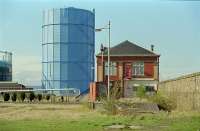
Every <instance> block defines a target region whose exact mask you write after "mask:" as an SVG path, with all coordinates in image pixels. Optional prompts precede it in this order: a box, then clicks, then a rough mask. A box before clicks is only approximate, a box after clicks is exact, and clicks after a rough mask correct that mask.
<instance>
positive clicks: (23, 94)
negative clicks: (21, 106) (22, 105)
mask: <svg viewBox="0 0 200 131" xmlns="http://www.w3.org/2000/svg"><path fill="white" fill-rule="evenodd" d="M25 98H26V94H25V92H21V93H20V100H21V101H22V102H23V101H24V99H25Z"/></svg>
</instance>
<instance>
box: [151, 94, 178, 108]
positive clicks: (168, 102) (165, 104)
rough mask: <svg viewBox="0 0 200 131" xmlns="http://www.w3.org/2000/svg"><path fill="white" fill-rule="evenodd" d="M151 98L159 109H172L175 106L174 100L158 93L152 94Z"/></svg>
mask: <svg viewBox="0 0 200 131" xmlns="http://www.w3.org/2000/svg"><path fill="white" fill-rule="evenodd" d="M151 100H152V101H153V102H155V103H157V105H158V108H159V109H160V110H165V111H172V110H174V109H175V108H176V102H175V101H174V100H173V99H172V98H171V99H170V98H167V97H164V96H162V95H160V94H156V95H154V96H152V97H151Z"/></svg>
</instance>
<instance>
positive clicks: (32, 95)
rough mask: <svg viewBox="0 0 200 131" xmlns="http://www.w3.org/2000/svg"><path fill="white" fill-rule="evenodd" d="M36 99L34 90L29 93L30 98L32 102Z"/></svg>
mask: <svg viewBox="0 0 200 131" xmlns="http://www.w3.org/2000/svg"><path fill="white" fill-rule="evenodd" d="M34 99H35V94H34V92H31V93H30V95H29V100H30V101H31V102H32V101H33V100H34Z"/></svg>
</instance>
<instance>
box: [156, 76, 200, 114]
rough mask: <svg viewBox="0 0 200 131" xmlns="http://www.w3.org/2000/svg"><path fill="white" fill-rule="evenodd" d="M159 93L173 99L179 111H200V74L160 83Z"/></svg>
mask: <svg viewBox="0 0 200 131" xmlns="http://www.w3.org/2000/svg"><path fill="white" fill-rule="evenodd" d="M159 92H161V93H162V94H164V95H166V96H167V97H170V98H173V100H174V101H176V103H177V109H178V110H184V111H185V110H200V72H198V73H193V74H190V75H186V76H182V77H179V78H176V79H171V80H167V81H163V82H160V83H159Z"/></svg>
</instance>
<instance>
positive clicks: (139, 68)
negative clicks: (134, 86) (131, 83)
mask: <svg viewBox="0 0 200 131" xmlns="http://www.w3.org/2000/svg"><path fill="white" fill-rule="evenodd" d="M132 75H133V76H138V75H140V76H143V75H144V62H142V61H138V62H134V63H133V70H132Z"/></svg>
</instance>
